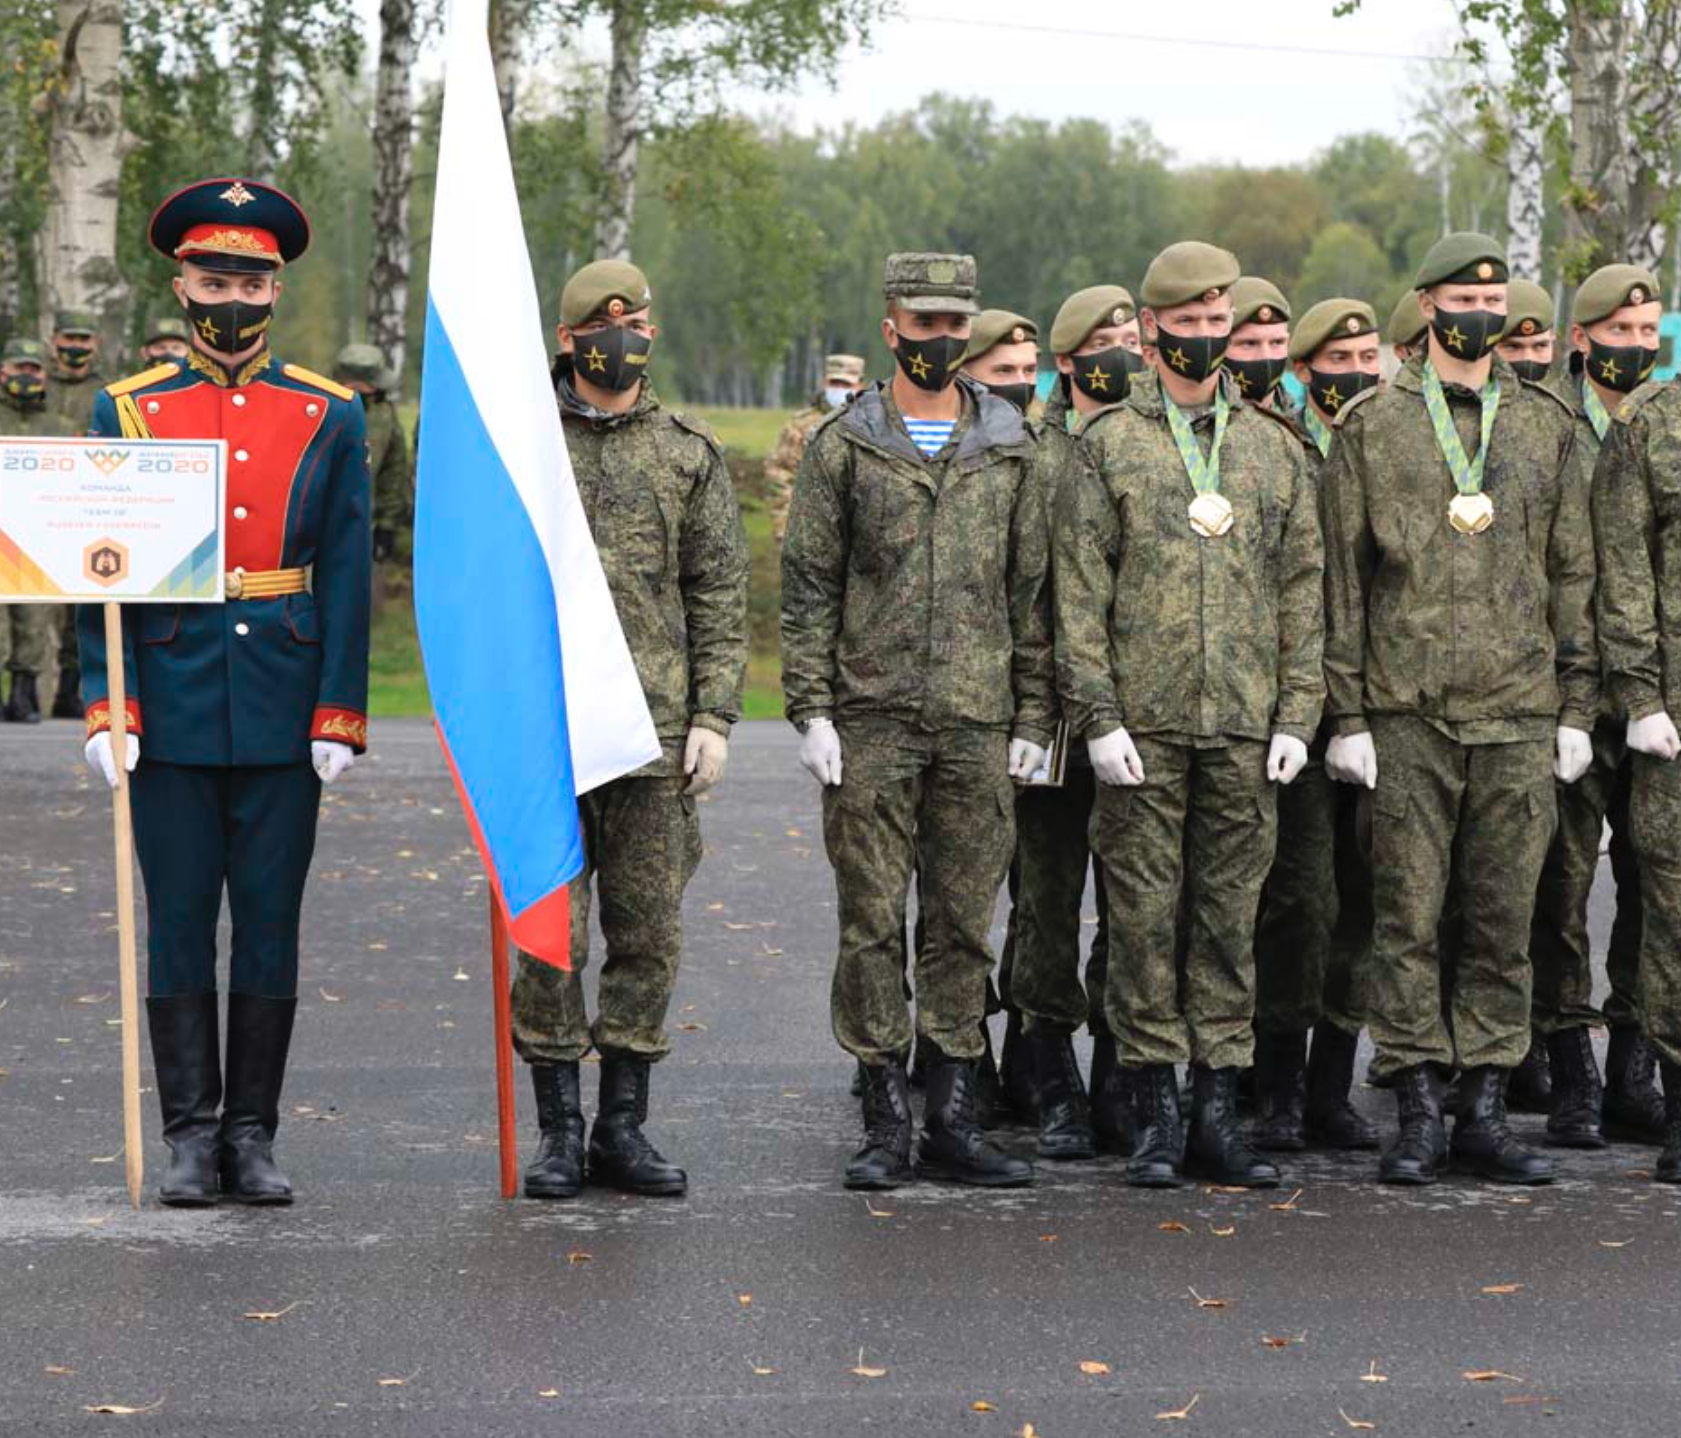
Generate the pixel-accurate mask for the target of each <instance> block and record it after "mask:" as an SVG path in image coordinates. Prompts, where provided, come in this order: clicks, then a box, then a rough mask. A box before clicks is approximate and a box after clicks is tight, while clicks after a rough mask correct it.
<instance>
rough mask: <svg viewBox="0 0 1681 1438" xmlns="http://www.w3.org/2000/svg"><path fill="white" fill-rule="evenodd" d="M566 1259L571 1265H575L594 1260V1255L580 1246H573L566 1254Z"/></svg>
mask: <svg viewBox="0 0 1681 1438" xmlns="http://www.w3.org/2000/svg"><path fill="white" fill-rule="evenodd" d="M566 1261H567V1262H568V1263H570V1264H571V1265H572V1266H573V1267H577V1265H578V1264H580V1263H593V1262H595V1255H594V1254H593V1253H585V1252H584V1250H583V1249H581V1248H574V1249H573V1250H572V1252H570V1253H569V1254H567V1255H566Z"/></svg>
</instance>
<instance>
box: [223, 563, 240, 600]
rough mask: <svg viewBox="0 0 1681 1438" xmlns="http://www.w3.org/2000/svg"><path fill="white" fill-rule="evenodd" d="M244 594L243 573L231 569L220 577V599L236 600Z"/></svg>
mask: <svg viewBox="0 0 1681 1438" xmlns="http://www.w3.org/2000/svg"><path fill="white" fill-rule="evenodd" d="M244 593H245V571H244V570H243V569H231V570H229V571H228V572H227V573H226V574H224V575H223V576H222V598H224V599H238V598H239V597H240V596H241V595H243V594H244Z"/></svg>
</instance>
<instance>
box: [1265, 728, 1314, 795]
mask: <svg viewBox="0 0 1681 1438" xmlns="http://www.w3.org/2000/svg"><path fill="white" fill-rule="evenodd" d="M1306 767H1307V745H1306V744H1304V743H1302V741H1301V740H1300V739H1297V738H1296V737H1295V736H1294V735H1291V734H1274V735H1273V736H1272V747H1271V748H1270V749H1268V750H1267V778H1268V779H1270V780H1272V782H1273V783H1275V784H1288V783H1289V782H1290V781H1291V780H1292V779H1294V778H1295V777H1296V775H1298V774H1300V773H1301V772H1302V770H1303V769H1305V768H1306Z"/></svg>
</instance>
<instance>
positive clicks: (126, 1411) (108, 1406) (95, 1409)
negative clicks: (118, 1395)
mask: <svg viewBox="0 0 1681 1438" xmlns="http://www.w3.org/2000/svg"><path fill="white" fill-rule="evenodd" d="M162 1407H163V1399H161V1398H160V1399H158V1401H157V1402H156V1403H148V1404H146V1406H145V1407H144V1408H130V1407H129V1406H128V1405H127V1404H126V1403H85V1404H83V1405H82V1411H83V1412H84V1413H116V1414H120V1415H121V1416H123V1417H125V1418H126V1417H129V1416H131V1415H133V1414H135V1413H150V1412H151V1411H152V1410H153V1409H154V1408H162Z"/></svg>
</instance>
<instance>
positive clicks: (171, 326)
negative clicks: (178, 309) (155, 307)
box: [144, 315, 192, 344]
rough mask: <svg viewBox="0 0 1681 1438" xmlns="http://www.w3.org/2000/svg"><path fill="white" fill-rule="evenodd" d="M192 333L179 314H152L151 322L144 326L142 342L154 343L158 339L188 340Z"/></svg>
mask: <svg viewBox="0 0 1681 1438" xmlns="http://www.w3.org/2000/svg"><path fill="white" fill-rule="evenodd" d="M191 339H192V335H191V334H190V333H189V331H188V329H187V322H186V320H184V319H182V318H181V316H180V315H154V316H153V317H152V322H151V323H150V324H149V325H147V326H146V338H145V340H144V343H146V344H156V343H157V341H159V340H188V341H190V340H191Z"/></svg>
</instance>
